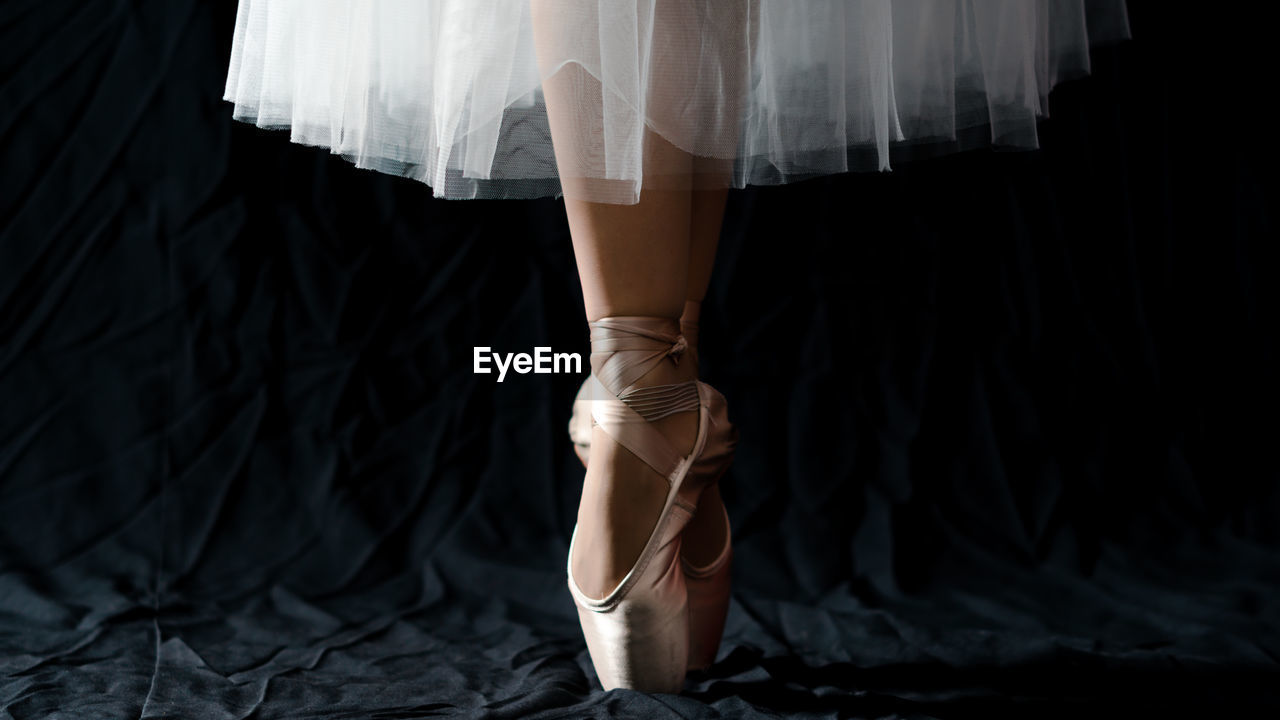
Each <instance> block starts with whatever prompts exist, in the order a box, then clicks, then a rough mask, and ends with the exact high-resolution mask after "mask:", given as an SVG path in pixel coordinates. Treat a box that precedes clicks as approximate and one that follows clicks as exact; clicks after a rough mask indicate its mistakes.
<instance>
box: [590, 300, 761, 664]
mask: <svg viewBox="0 0 1280 720" xmlns="http://www.w3.org/2000/svg"><path fill="white" fill-rule="evenodd" d="M700 309H701V308H700V303H697V302H693V301H688V302H686V303H685V307H684V314H683V315H682V316H681V317H680V329H681V334H682V335H684V336H685V338H686V340H687V341H688V344H689V348H688V352H689V353H690V354H692V355H693V360H694V362H697V355H696V353H697V338H698V315H699V311H700ZM698 382H699V384H700V385H704V386H705V388H704V392H706V393H707V394H708V395H709V396H713V397H714V398H715V400H716V404H717V406H719V407H723V406H724V405H725V401H724V397H723V396H722V395H720V393H719V391H717V390H716V389H715V388H713V387H711V386H710V385H706V384H705V383H702V382H701V381H698ZM590 383H591V378H590V377H588V378H587V380H586V381H584V382H583V383H582V388H581V389H580V390H579V391H578V397H577V398H576V399H575V400H574V406H573V415H572V417H570V419H569V437H570V439H571V440H572V441H573V443H574V451H575V452H576V453H577V455H578V458H579V459H580V460H581V461H582V464H583V465H584V466H586V465H587V463H588V460H589V458H590V449H591V428H592V426H593V422H592V418H591V410H590V401H589V393H590ZM724 423H725V427H727V428H728V433H729V439H730V443H731V444H730V447H731V448H732V446H733V445H736V443H737V439H738V429H737V428H736V427H733V426H732V425H730V424H729V423H728V419H727V417H726V418H725V420H724ZM730 462H732V457H730V458H729V460H728V461H726V462H724V463H723V465H722V466H720V471H719V472H718V473H716V475H715V477H714V479H713V480H712V482H711V483H709V485H711V484H715V483H718V482H719V480H720V476H721V475H723V474H724V471H725V470H727V469H728V466H729V464H730ZM708 511H714V509H708ZM720 512H722V513H724V527H725V534H724V541H723V544H722V545H721V546H720V548H721V549H720V553H719V555H718V556H717V557H716V558H715V559H714V560H713V561H711V562H710V563H708V564H706V565H704V566H701V567H700V566H697V565H694V564H693V563H691V562H690V561H689V560H688V559H687V558H685V557H683V556H681V558H680V560H681V563H680V564H681V570H682V571H683V573H684V576H685V585H686V592H687V595H688V598H689V653H688V666H687V669H688V670H702V669H705V668H708V667H710V666H711V665H713V664H715V659H716V654H717V653H718V652H719V649H720V641H721V639H722V637H723V634H724V624H725V618H726V617H727V615H728V612H729V596H730V590H731V585H732V582H731V575H732V562H733V538H732V530H731V528H730V524H729V512H728V510H727V509H726V508H725V507H724V505H723V504H721V506H720Z"/></svg>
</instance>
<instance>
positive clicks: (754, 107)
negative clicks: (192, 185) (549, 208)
mask: <svg viewBox="0 0 1280 720" xmlns="http://www.w3.org/2000/svg"><path fill="white" fill-rule="evenodd" d="M1128 34H1129V29H1128V20H1127V15H1126V11H1125V6H1124V3H1123V1H1122V0H892V1H890V0H847V1H846V0H714V1H707V2H697V1H693V0H240V6H239V10H238V16H237V22H236V30H235V38H234V43H233V47H232V52H231V60H230V66H229V70H228V74H227V85H226V94H225V99H226V100H228V101H230V102H232V103H234V104H235V110H234V117H235V118H236V119H238V120H242V121H246V122H251V123H254V124H256V125H258V126H260V127H267V128H288V129H290V130H291V139H292V140H293V141H294V142H298V143H304V144H307V145H315V146H321V147H327V148H329V149H331V151H332V152H334V153H338V154H341V155H342V156H344V157H346V158H347V159H349V160H351V161H352V162H354V163H355V164H356V165H357V166H359V167H363V168H371V169H374V170H378V171H381V172H387V173H394V174H397V175H403V176H407V177H411V178H414V179H417V180H420V181H422V182H424V183H426V184H427V185H429V186H430V187H431V188H432V189H433V192H434V194H435V195H436V196H438V197H446V198H477V197H539V196H548V195H559V194H562V193H565V194H566V195H569V196H573V197H580V198H582V199H587V200H593V201H597V202H614V203H634V202H636V201H637V199H638V198H639V194H640V192H641V189H642V188H647V187H671V186H677V185H681V184H687V185H689V186H691V187H697V188H705V187H742V186H744V185H746V184H775V183H784V182H791V181H795V180H800V179H805V178H811V177H815V176H818V175H826V174H832V173H839V172H845V171H849V170H887V169H889V168H890V166H891V163H890V160H891V156H895V152H896V151H897V149H899V148H907V147H917V148H922V147H928V148H933V149H935V150H939V151H942V152H946V151H950V150H953V149H961V148H967V147H972V146H974V145H975V144H987V145H992V146H996V147H1008V148H1033V147H1037V146H1038V141H1037V135H1036V121H1037V118H1041V117H1044V116H1046V115H1047V113H1048V103H1047V97H1048V94H1049V91H1050V89H1051V88H1052V87H1053V86H1054V85H1055V84H1056V83H1058V82H1060V81H1062V80H1065V79H1068V78H1072V77H1077V76H1081V75H1085V74H1087V73H1088V72H1089V70H1090V62H1089V50H1090V46H1091V45H1092V44H1095V43H1101V42H1109V41H1114V40H1119V39H1123V38H1125V37H1128ZM553 131H554V133H553ZM553 134H554V137H555V139H556V144H555V145H554V146H553V144H552V137H553ZM557 152H558V153H559V161H560V162H559V163H557Z"/></svg>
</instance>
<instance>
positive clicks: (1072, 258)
mask: <svg viewBox="0 0 1280 720" xmlns="http://www.w3.org/2000/svg"><path fill="white" fill-rule="evenodd" d="M1173 5H1174V4H1168V3H1154V2H1133V3H1131V5H1130V10H1131V22H1132V29H1133V34H1134V36H1135V40H1134V41H1132V42H1130V43H1127V44H1125V45H1122V46H1119V47H1112V48H1105V49H1101V50H1099V51H1098V52H1097V53H1095V56H1094V59H1095V64H1094V75H1093V77H1091V78H1089V79H1087V80H1083V81H1073V82H1070V83H1067V84H1065V85H1062V86H1060V88H1059V89H1058V90H1056V91H1055V92H1054V95H1053V97H1052V105H1051V112H1052V119H1051V120H1050V121H1048V122H1047V123H1045V124H1044V125H1042V128H1041V129H1042V136H1041V141H1042V145H1043V150H1042V151H1041V152H1036V153H992V152H986V151H979V152H969V153H963V154H960V155H955V156H951V157H947V158H943V159H938V160H931V161H922V162H918V163H910V164H902V165H899V166H898V167H897V169H896V170H895V171H894V172H892V173H887V174H867V175H848V176H840V177H832V178H825V179H821V180H816V181H810V182H805V183H800V184H797V185H793V186H787V187H782V188H765V189H755V188H753V189H748V190H746V191H740V192H735V193H733V194H732V195H731V199H730V204H729V208H728V213H727V218H726V223H725V230H724V235H723V239H722V241H721V251H720V255H719V257H718V260H717V263H718V264H717V269H716V275H715V278H714V279H713V281H712V287H711V290H710V294H709V296H708V298H707V302H706V303H705V309H704V323H703V327H704V330H703V343H702V345H703V347H702V356H703V367H704V377H705V379H707V380H708V381H709V382H711V383H713V384H714V385H716V386H717V387H719V388H720V389H721V390H722V391H723V392H724V393H725V394H726V396H727V397H728V398H729V403H730V414H731V417H732V419H733V420H734V421H735V423H737V424H738V426H739V427H740V429H741V433H742V440H741V447H740V450H739V454H738V458H737V461H736V464H735V465H734V467H733V469H732V470H731V472H730V474H729V476H728V477H727V478H726V479H725V481H724V483H723V489H724V495H725V498H726V502H727V504H728V507H729V511H730V514H731V516H732V522H733V527H734V532H735V553H736V554H735V558H736V561H735V594H734V599H733V605H732V609H731V612H730V616H729V621H728V627H727V630H726V637H725V641H724V645H723V647H722V649H721V656H720V662H719V663H717V665H716V666H715V667H713V668H712V669H710V670H709V671H707V672H704V673H694V674H691V675H690V677H689V679H688V686H687V688H686V691H685V693H683V694H682V695H681V696H678V697H677V696H670V695H659V696H649V695H644V694H641V693H635V692H630V691H615V692H612V693H608V694H605V693H602V692H601V691H600V689H599V687H598V684H597V682H596V679H595V677H594V672H593V671H592V669H591V665H590V660H589V657H588V655H587V653H586V649H585V645H584V644H583V642H582V638H581V634H580V630H579V628H578V625H577V620H576V615H575V613H574V608H573V603H572V600H571V598H570V596H569V593H568V590H567V588H566V587H565V577H564V562H565V556H566V553H567V549H568V548H567V543H568V537H569V531H570V530H571V528H572V523H573V519H574V513H575V511H576V507H577V499H578V493H579V490H580V487H581V479H582V470H581V468H580V466H579V465H578V464H577V461H576V459H575V458H574V456H573V454H572V451H571V449H570V446H569V444H568V442H567V438H566V435H565V425H566V422H567V419H568V413H569V409H570V402H571V400H572V397H573V393H574V391H575V390H576V387H577V384H578V382H579V381H580V379H581V378H580V377H576V376H568V375H550V376H548V375H525V376H509V377H508V379H507V380H506V381H505V382H504V383H502V384H498V383H495V382H494V378H493V376H484V375H474V374H472V371H471V352H472V347H473V346H476V345H487V346H492V347H493V348H494V349H495V350H498V351H504V352H516V351H528V350H529V349H531V348H533V347H534V346H537V345H546V346H551V347H553V348H555V349H556V350H558V351H576V352H582V353H584V357H585V352H586V350H587V341H586V329H585V321H584V319H583V311H582V302H581V296H580V294H579V291H578V288H577V278H576V273H575V270H574V266H573V258H572V251H571V247H570V243H569V239H568V233H567V226H566V224H565V221H564V216H563V205H562V204H561V203H560V202H559V201H556V200H552V199H544V200H538V201H527V202H526V201H440V200H435V199H432V198H431V197H430V192H429V190H427V189H426V188H425V187H424V186H422V185H420V184H417V183H415V182H412V181H409V180H404V179H399V178H392V177H387V176H381V175H378V174H375V173H372V172H368V171H363V170H356V169H354V168H352V167H350V166H349V165H348V164H347V163H346V162H345V161H343V160H341V159H339V158H335V157H332V156H330V155H329V154H328V153H327V152H325V151H323V150H317V149H312V148H304V147H300V146H296V145H292V144H290V143H289V142H288V140H287V135H285V134H283V133H268V132H265V131H261V130H258V129H255V128H252V127H249V126H245V125H240V124H237V123H233V122H232V121H231V119H230V114H231V108H230V106H229V105H228V104H226V103H224V102H222V101H221V100H220V97H221V91H222V83H223V79H224V73H225V63H226V59H227V56H228V53H229V48H230V32H231V26H232V21H233V19H234V14H235V7H234V3H217V4H215V3H203V2H197V1H196V0H152V1H146V2H124V1H123V0H8V1H7V2H5V3H4V4H2V5H0V29H2V32H3V41H2V42H0V112H2V113H3V114H2V115H0V138H3V153H2V158H3V159H2V160H0V162H2V163H3V174H2V175H0V183H2V185H0V402H2V409H0V677H2V678H3V679H2V680H0V707H2V708H3V713H2V714H0V717H3V718H23V719H25V718H37V717H60V718H117V717H120V718H123V717H174V718H205V717H208V718H243V717H254V718H268V717H334V718H337V717H378V718H410V717H438V716H455V715H458V716H467V717H485V718H505V717H537V718H552V717H583V716H607V715H625V716H632V717H644V718H654V717H699V716H704V715H706V716H713V715H716V714H718V715H719V716H723V717H777V716H793V715H794V716H800V715H804V716H806V717H818V716H821V717H853V716H857V717H861V716H888V717H900V716H901V717H908V716H910V717H925V716H933V717H1003V716H1007V717H1038V716H1059V715H1061V716H1071V717H1074V716H1078V715H1079V714H1080V713H1081V712H1090V713H1095V714H1096V713H1103V714H1110V713H1116V714H1122V713H1125V714H1127V713H1132V712H1139V713H1140V714H1150V713H1155V712H1161V713H1163V712H1176V711H1182V712H1185V711H1194V712H1197V713H1200V714H1210V713H1213V714H1218V713H1220V712H1222V711H1223V709H1224V707H1225V706H1227V705H1234V704H1241V703H1251V704H1252V705H1253V706H1254V707H1255V708H1258V707H1259V706H1261V705H1262V704H1266V705H1268V706H1269V707H1270V708H1272V709H1274V708H1276V707H1280V698H1277V694H1276V691H1275V690H1273V689H1270V685H1271V684H1272V683H1274V681H1275V680H1276V669H1277V663H1278V662H1280V629H1278V627H1277V625H1278V624H1277V619H1278V618H1280V602H1278V600H1277V595H1276V589H1277V587H1278V586H1280V554H1278V553H1277V541H1278V540H1280V538H1278V537H1277V529H1276V525H1275V520H1276V517H1277V514H1278V510H1280V498H1278V496H1277V492H1276V490H1277V485H1278V483H1277V479H1278V478H1277V475H1278V473H1277V471H1278V468H1280V462H1278V461H1277V458H1276V455H1275V442H1276V441H1275V437H1276V430H1277V423H1276V421H1275V419H1274V414H1275V407H1276V401H1277V399H1280V397H1278V396H1280V393H1278V392H1277V389H1278V388H1277V382H1276V373H1275V370H1274V366H1275V365H1276V362H1277V332H1276V328H1277V320H1278V318H1277V313H1276V311H1275V309H1274V308H1275V307H1276V303H1275V301H1276V297H1275V296H1276V290H1275V289H1274V286H1273V285H1272V283H1271V282H1270V280H1271V276H1272V275H1273V274H1274V273H1275V271H1276V270H1277V268H1278V267H1280V265H1278V264H1277V262H1276V260H1277V258H1276V250H1275V248H1274V246H1273V245H1272V242H1271V240H1272V232H1273V230H1272V228H1271V223H1272V218H1271V208H1270V206H1269V205H1268V203H1267V202H1266V201H1267V199H1268V198H1267V197H1265V196H1264V192H1263V185H1262V182H1263V178H1264V177H1265V176H1267V175H1268V174H1269V173H1270V172H1271V171H1272V169H1273V168H1274V164H1273V163H1272V160H1271V159H1270V157H1269V156H1270V153H1269V152H1267V150H1268V149H1267V147H1266V146H1267V141H1266V140H1265V139H1264V138H1265V136H1266V135H1268V134H1270V133H1271V129H1270V127H1268V125H1269V123H1270V122H1271V118H1270V116H1268V115H1266V114H1265V113H1264V112H1262V111H1261V108H1262V105H1260V104H1259V103H1258V102H1257V101H1256V100H1255V98H1257V97H1259V94H1260V87H1261V86H1259V85H1258V84H1257V83H1259V82H1261V81H1262V79H1264V78H1263V75H1264V69H1265V66H1263V65H1261V64H1260V63H1261V58H1262V56H1263V55H1264V53H1265V51H1266V49H1267V46H1266V45H1265V44H1264V43H1262V42H1261V40H1262V38H1260V37H1255V36H1254V35H1251V34H1250V32H1251V30H1250V28H1251V27H1252V28H1254V29H1258V28H1260V27H1261V26H1259V25H1256V24H1254V25H1252V26H1251V24H1250V23H1249V22H1248V20H1247V18H1241V17H1232V18H1229V19H1224V20H1222V21H1218V20H1217V19H1216V17H1217V12H1216V11H1209V10H1205V9H1203V7H1201V6H1197V8H1196V9H1194V10H1191V9H1187V10H1183V9H1181V8H1179V7H1174V6H1173ZM1261 32H1262V30H1259V31H1258V33H1257V34H1259V35H1260V34H1261ZM1261 94H1262V95H1265V91H1262V93H1261Z"/></svg>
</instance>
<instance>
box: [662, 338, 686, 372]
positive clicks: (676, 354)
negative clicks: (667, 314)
mask: <svg viewBox="0 0 1280 720" xmlns="http://www.w3.org/2000/svg"><path fill="white" fill-rule="evenodd" d="M688 349H689V343H688V341H686V340H685V339H684V334H683V333H681V334H679V335H677V336H676V341H675V343H673V344H672V345H671V349H670V350H667V355H668V356H669V357H670V358H671V362H673V363H675V364H676V365H679V364H680V356H681V355H683V354H684V351H685V350H688Z"/></svg>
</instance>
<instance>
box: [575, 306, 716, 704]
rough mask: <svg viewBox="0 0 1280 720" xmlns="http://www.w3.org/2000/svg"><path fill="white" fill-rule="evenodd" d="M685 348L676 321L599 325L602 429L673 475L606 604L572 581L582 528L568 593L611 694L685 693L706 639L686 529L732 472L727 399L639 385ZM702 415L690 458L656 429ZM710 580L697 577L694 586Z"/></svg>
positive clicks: (594, 395)
mask: <svg viewBox="0 0 1280 720" xmlns="http://www.w3.org/2000/svg"><path fill="white" fill-rule="evenodd" d="M686 347H687V344H686V342H685V339H684V336H683V335H681V334H680V330H679V324H678V323H677V322H676V321H675V320H674V319H670V318H654V317H642V316H614V317H606V318H602V319H600V320H598V321H596V322H593V323H591V350H592V352H591V368H592V370H591V377H590V378H588V388H587V393H586V397H585V400H586V402H587V403H588V407H589V408H590V413H591V417H592V419H593V421H594V422H595V424H596V425H599V426H600V427H601V429H602V430H603V431H604V432H606V433H607V434H608V435H609V437H610V438H611V439H612V440H613V441H615V442H617V443H618V444H619V445H621V446H622V447H624V448H626V449H627V450H628V451H630V452H631V453H632V454H633V455H635V456H636V457H637V458H639V459H640V460H641V461H642V462H644V463H645V464H646V465H648V466H649V467H651V468H653V470H654V471H656V472H657V473H658V474H660V475H662V476H663V477H665V478H666V479H667V483H668V491H667V497H666V500H665V502H664V505H663V509H662V512H661V514H660V515H659V517H658V521H657V523H656V525H655V526H654V529H653V531H652V533H651V534H650V536H649V539H648V541H647V542H646V543H645V546H644V548H643V549H642V550H641V552H640V556H639V557H638V558H637V559H636V561H635V564H634V565H633V566H632V567H631V569H630V570H629V571H628V572H627V573H626V575H625V576H624V577H623V579H622V581H621V582H620V583H619V584H618V586H617V587H616V588H614V589H613V590H612V591H610V592H609V593H608V594H607V595H605V596H604V597H602V598H592V597H589V596H587V595H586V594H585V593H584V592H583V591H582V589H581V588H580V587H579V586H578V583H577V581H576V580H575V579H574V576H573V553H574V547H575V545H576V541H577V536H578V527H577V525H576V524H575V525H574V528H573V535H572V537H571V539H570V541H569V558H568V562H567V563H566V570H567V575H568V585H569V591H570V593H571V594H572V595H573V599H574V603H575V604H576V606H577V609H578V620H579V622H580V624H581V626H582V634H583V636H584V638H585V639H586V643H587V651H588V652H589V653H590V655H591V662H592V664H593V665H594V666H595V669H596V674H597V675H599V677H600V684H601V686H602V687H604V689H605V690H612V689H614V688H619V687H621V688H631V689H635V690H642V691H647V692H669V693H678V692H680V690H681V689H682V688H683V686H684V678H685V673H686V671H687V669H688V666H689V655H690V647H691V646H693V645H698V646H700V647H703V648H705V645H706V642H707V641H706V638H705V635H706V633H705V632H703V631H697V632H692V633H691V631H690V626H689V623H690V611H691V609H692V607H693V605H697V604H698V603H699V602H700V601H699V600H697V599H695V600H694V601H693V603H692V605H691V601H690V598H689V595H688V585H689V583H688V581H687V578H686V570H687V569H686V566H685V563H684V562H682V559H681V556H680V549H681V531H683V530H684V528H685V526H686V525H687V524H688V523H689V521H690V520H691V519H692V518H693V515H694V513H695V512H696V510H697V503H698V499H699V497H700V496H701V494H702V492H703V491H704V490H705V489H706V488H707V487H708V486H710V485H711V483H713V482H714V481H715V480H716V479H717V478H719V477H720V476H721V475H723V474H724V471H725V469H726V468H727V467H728V465H729V463H730V462H732V458H733V446H734V443H735V441H736V438H735V437H734V433H733V428H732V426H731V425H730V424H729V422H728V412H727V409H726V405H725V402H724V397H723V396H722V395H721V394H720V393H718V392H716V391H715V389H714V388H712V387H711V386H709V385H707V384H706V383H701V382H698V381H696V380H689V381H686V382H680V383H672V384H669V385H657V386H652V387H637V386H636V385H635V382H636V381H637V380H638V379H639V378H641V377H642V376H644V375H645V374H646V373H648V372H649V371H650V370H652V369H653V368H654V367H656V366H657V365H658V364H659V363H662V362H667V361H668V359H669V360H670V361H671V362H675V363H678V362H679V361H680V357H681V355H682V354H683V352H684V350H685V348H686ZM691 410H697V412H698V430H697V438H696V439H695V441H694V445H693V449H692V450H691V451H690V452H689V454H688V455H684V456H682V455H681V454H680V453H679V452H677V451H676V449H675V448H674V447H673V446H672V444H671V442H670V441H668V440H667V438H666V437H665V436H663V435H662V433H660V432H658V430H657V429H656V428H654V426H653V425H651V424H650V423H651V422H652V421H655V420H658V419H660V418H663V417H666V416H668V415H671V414H673V413H677V412H685V411H691ZM702 580H703V578H701V577H698V578H695V579H694V584H696V583H698V582H700V581H702Z"/></svg>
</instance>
